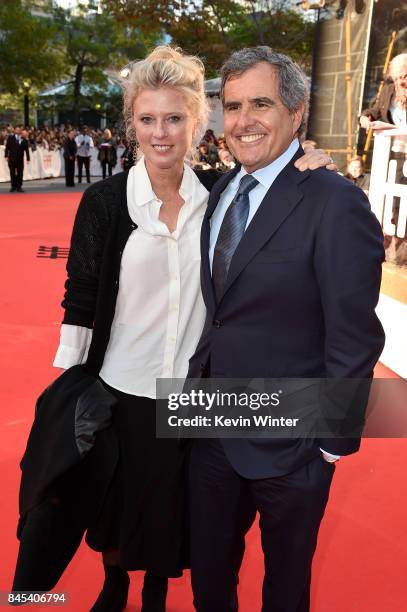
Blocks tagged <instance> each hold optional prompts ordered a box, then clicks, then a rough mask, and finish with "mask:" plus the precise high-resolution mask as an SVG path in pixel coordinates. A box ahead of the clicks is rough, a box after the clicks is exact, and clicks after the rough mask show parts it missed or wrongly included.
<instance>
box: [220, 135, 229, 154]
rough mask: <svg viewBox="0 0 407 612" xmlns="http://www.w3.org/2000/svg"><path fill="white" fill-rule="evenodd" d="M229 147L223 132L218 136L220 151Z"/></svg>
mask: <svg viewBox="0 0 407 612" xmlns="http://www.w3.org/2000/svg"><path fill="white" fill-rule="evenodd" d="M227 148H228V146H227V144H226V138H225V137H224V136H223V134H221V135H220V136H218V153H219V151H221V150H222V149H227Z"/></svg>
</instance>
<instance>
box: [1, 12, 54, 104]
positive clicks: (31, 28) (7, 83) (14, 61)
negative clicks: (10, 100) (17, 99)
mask: <svg viewBox="0 0 407 612" xmlns="http://www.w3.org/2000/svg"><path fill="white" fill-rule="evenodd" d="M36 8H37V6H36V3H35V2H34V1H32V0H2V2H0V58H1V61H0V92H7V93H10V94H18V93H19V90H20V88H21V87H22V83H23V81H25V80H26V81H27V80H28V81H29V83H30V87H32V88H33V89H41V88H43V87H44V86H46V85H48V84H51V83H53V82H54V81H55V80H56V79H58V78H59V77H60V75H61V73H62V72H63V69H64V66H63V55H62V52H61V49H60V48H59V47H58V46H55V45H52V44H50V41H52V40H53V39H54V37H55V35H56V31H57V28H56V25H55V24H54V23H53V21H52V12H51V2H43V3H42V8H41V11H40V12H39V11H38V9H37V10H36Z"/></svg>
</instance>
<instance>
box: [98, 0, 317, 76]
mask: <svg viewBox="0 0 407 612" xmlns="http://www.w3.org/2000/svg"><path fill="white" fill-rule="evenodd" d="M102 5H103V6H104V8H105V10H106V11H108V12H109V13H110V14H112V15H113V17H114V18H115V19H116V20H117V21H118V22H121V23H123V22H127V23H137V24H138V27H140V29H141V30H142V31H150V32H151V31H154V32H157V34H158V33H162V34H164V35H165V36H166V37H167V39H168V38H169V39H170V40H171V43H172V44H175V45H179V46H180V47H181V48H182V49H183V50H184V51H186V52H188V53H193V54H197V55H199V56H200V57H201V58H202V59H203V60H204V63H205V68H206V74H207V76H208V77H210V76H214V75H215V74H217V72H218V70H219V68H220V66H221V64H222V63H223V61H224V60H225V59H226V57H228V55H230V53H231V52H232V51H235V50H237V49H240V48H242V47H243V46H255V45H259V44H265V45H270V46H271V47H273V48H274V49H275V50H276V51H281V52H285V53H288V54H289V55H290V56H291V57H293V59H296V60H297V61H299V63H300V64H301V65H302V66H303V67H304V68H305V69H309V68H310V67H311V59H312V45H313V32H314V24H313V23H312V22H311V21H308V20H307V19H306V18H305V16H304V14H303V13H302V12H300V11H299V10H296V9H295V5H296V2H294V0H240V2H238V1H237V0H161V1H158V2H157V1H154V0H103V2H102Z"/></svg>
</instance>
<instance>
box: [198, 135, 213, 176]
mask: <svg viewBox="0 0 407 612" xmlns="http://www.w3.org/2000/svg"><path fill="white" fill-rule="evenodd" d="M195 165H196V166H197V167H200V168H202V169H203V170H208V169H209V168H210V167H211V165H210V163H209V145H208V143H207V142H205V141H204V140H203V141H202V142H200V143H199V147H198V161H197V163H196V164H195Z"/></svg>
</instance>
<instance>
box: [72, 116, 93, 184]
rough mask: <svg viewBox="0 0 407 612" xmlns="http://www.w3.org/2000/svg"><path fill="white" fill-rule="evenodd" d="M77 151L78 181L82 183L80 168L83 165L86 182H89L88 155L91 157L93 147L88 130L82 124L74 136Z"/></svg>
mask: <svg viewBox="0 0 407 612" xmlns="http://www.w3.org/2000/svg"><path fill="white" fill-rule="evenodd" d="M75 141H76V144H77V147H78V152H77V160H78V183H82V169H83V166H85V171H86V182H87V183H90V157H91V149H93V146H94V145H93V140H92V137H91V136H89V130H88V128H87V127H86V125H84V126H83V127H82V128H81V133H80V134H78V136H77V137H76V138H75Z"/></svg>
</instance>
